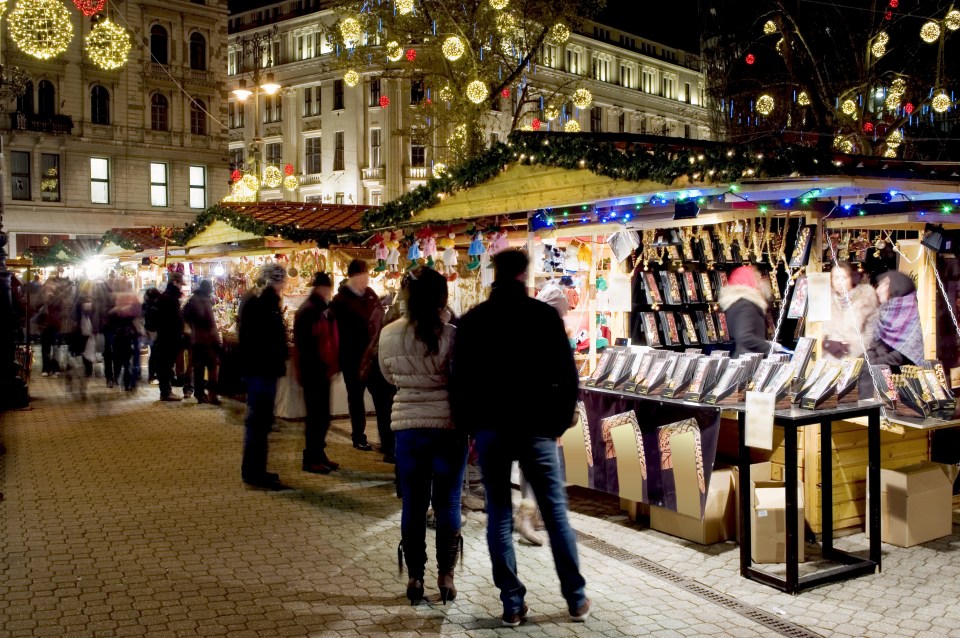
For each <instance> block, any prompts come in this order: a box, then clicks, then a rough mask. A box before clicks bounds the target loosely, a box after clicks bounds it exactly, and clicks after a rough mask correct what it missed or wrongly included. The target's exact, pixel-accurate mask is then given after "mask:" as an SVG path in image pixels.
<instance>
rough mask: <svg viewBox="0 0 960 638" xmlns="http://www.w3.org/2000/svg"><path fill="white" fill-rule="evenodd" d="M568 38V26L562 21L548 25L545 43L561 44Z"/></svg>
mask: <svg viewBox="0 0 960 638" xmlns="http://www.w3.org/2000/svg"><path fill="white" fill-rule="evenodd" d="M569 39H570V27H568V26H567V25H565V24H563V23H562V22H558V23H556V24H555V25H553V26H552V27H550V30H549V31H547V37H546V40H547V44H553V45H558V44H563V43H564V42H566V41H567V40H569Z"/></svg>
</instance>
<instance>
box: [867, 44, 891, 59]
mask: <svg viewBox="0 0 960 638" xmlns="http://www.w3.org/2000/svg"><path fill="white" fill-rule="evenodd" d="M870 53H872V54H873V57H875V58H882V57H883V56H885V55H886V54H887V45H886V44H884V43H883V42H874V43H873V45H872V46H871V47H870Z"/></svg>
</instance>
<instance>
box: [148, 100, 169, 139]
mask: <svg viewBox="0 0 960 638" xmlns="http://www.w3.org/2000/svg"><path fill="white" fill-rule="evenodd" d="M150 128H152V129H153V130H154V131H168V130H170V104H169V102H167V98H166V96H164V95H163V94H161V93H154V94H153V97H151V98H150Z"/></svg>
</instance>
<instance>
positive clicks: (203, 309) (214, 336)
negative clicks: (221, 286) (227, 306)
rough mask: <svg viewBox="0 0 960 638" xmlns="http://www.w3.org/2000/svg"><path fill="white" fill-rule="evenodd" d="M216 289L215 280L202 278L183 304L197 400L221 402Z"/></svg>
mask: <svg viewBox="0 0 960 638" xmlns="http://www.w3.org/2000/svg"><path fill="white" fill-rule="evenodd" d="M212 292H213V284H212V283H211V281H210V280H209V279H204V280H203V281H201V282H200V288H198V289H197V291H196V292H195V293H193V296H192V297H190V301H188V302H187V305H186V306H185V307H184V308H183V320H184V322H185V323H186V324H187V325H188V326H190V359H191V365H192V366H193V390H194V392H195V393H196V397H197V402H198V403H212V404H213V405H220V399H219V398H218V397H217V364H218V361H217V357H218V353H219V352H220V347H221V344H220V331H219V330H217V319H216V317H215V316H214V314H213V297H212V296H211V293H212ZM207 377H209V381H210V394H209V396H207V393H206V385H207V384H206V381H207Z"/></svg>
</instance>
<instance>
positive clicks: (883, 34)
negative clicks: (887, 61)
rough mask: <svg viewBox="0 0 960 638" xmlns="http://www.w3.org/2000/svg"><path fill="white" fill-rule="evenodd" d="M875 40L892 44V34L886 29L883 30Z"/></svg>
mask: <svg viewBox="0 0 960 638" xmlns="http://www.w3.org/2000/svg"><path fill="white" fill-rule="evenodd" d="M873 41H874V42H879V43H880V44H890V35H889V34H888V33H887V32H886V31H881V32H880V33H878V34H877V37H875V38H874V39H873Z"/></svg>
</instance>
